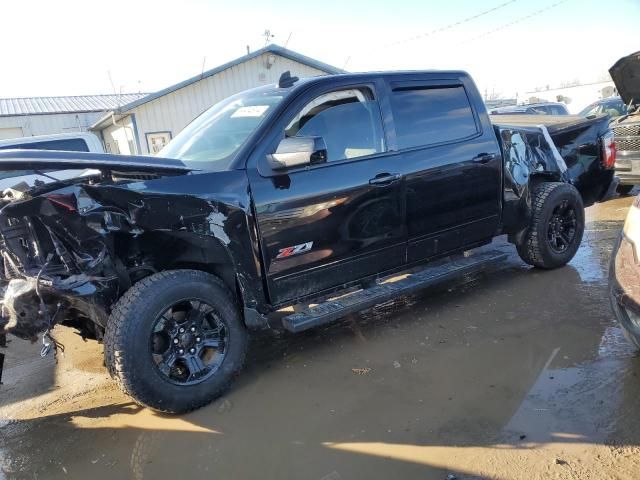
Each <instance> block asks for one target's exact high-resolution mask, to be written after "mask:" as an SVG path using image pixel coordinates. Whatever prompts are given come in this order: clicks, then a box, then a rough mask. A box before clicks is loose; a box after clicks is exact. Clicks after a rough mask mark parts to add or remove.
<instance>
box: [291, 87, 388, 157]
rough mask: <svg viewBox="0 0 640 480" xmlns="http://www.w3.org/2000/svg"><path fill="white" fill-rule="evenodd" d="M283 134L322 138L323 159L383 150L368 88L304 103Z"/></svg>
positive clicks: (343, 91)
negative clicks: (325, 152) (323, 147)
mask: <svg viewBox="0 0 640 480" xmlns="http://www.w3.org/2000/svg"><path fill="white" fill-rule="evenodd" d="M285 135H286V136H287V137H322V138H323V139H324V142H325V144H326V146H327V161H328V162H335V161H337V160H344V159H350V158H357V157H362V156H366V155H373V154H375V153H380V152H383V151H384V135H383V133H382V123H381V120H380V110H379V108H378V103H377V102H376V101H375V100H374V99H373V94H372V92H371V91H370V90H369V89H366V88H359V89H349V90H338V91H335V92H331V93H326V94H324V95H320V96H319V97H316V98H315V99H314V100H312V101H311V102H309V103H308V104H307V105H305V106H304V107H303V108H302V110H301V111H300V112H299V113H298V114H297V115H296V116H295V118H294V119H293V120H292V121H291V123H289V125H288V126H287V128H286V130H285Z"/></svg>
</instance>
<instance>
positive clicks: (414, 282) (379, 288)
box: [282, 251, 508, 333]
mask: <svg viewBox="0 0 640 480" xmlns="http://www.w3.org/2000/svg"><path fill="white" fill-rule="evenodd" d="M507 256H508V255H507V254H506V253H503V252H498V251H489V252H483V253H478V254H474V255H470V256H468V257H456V258H455V259H453V260H449V261H440V262H437V263H436V264H431V265H428V266H427V267H425V268H424V269H423V270H420V271H418V272H415V273H410V274H408V275H407V276H406V277H405V278H403V279H401V280H398V281H395V282H387V283H377V284H375V285H374V286H372V287H369V288H366V289H363V290H358V291H356V292H353V293H351V294H346V295H344V296H343V297H340V298H337V299H333V300H327V301H326V302H323V303H320V304H317V305H314V306H312V307H309V308H306V309H305V310H303V311H301V312H297V313H292V314H291V315H287V316H286V317H284V318H283V319H282V325H283V327H284V328H285V329H286V330H289V331H290V332H294V333H297V332H302V331H304V330H308V329H309V328H313V327H317V326H320V325H325V324H327V323H331V322H333V321H335V320H338V319H339V318H342V317H344V316H346V315H348V314H350V313H354V312H359V311H361V310H365V309H367V308H369V307H372V306H374V305H377V304H379V303H384V302H386V301H388V300H391V299H393V298H396V297H398V296H400V295H407V294H410V293H413V292H416V291H418V290H421V289H423V288H426V287H430V286H432V285H436V284H438V283H442V282H445V281H448V280H452V279H455V278H457V277H460V276H462V275H465V274H469V273H474V272H477V271H479V270H482V269H484V268H486V267H488V266H489V265H490V264H493V263H496V262H499V261H501V260H504V259H505V258H506V257H507Z"/></svg>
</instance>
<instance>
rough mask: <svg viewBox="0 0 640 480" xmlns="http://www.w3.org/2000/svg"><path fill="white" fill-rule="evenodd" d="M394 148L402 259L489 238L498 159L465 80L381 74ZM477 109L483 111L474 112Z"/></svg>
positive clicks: (497, 199)
mask: <svg viewBox="0 0 640 480" xmlns="http://www.w3.org/2000/svg"><path fill="white" fill-rule="evenodd" d="M387 91H388V96H389V103H390V107H391V112H392V116H393V125H394V129H393V132H394V135H393V142H394V147H395V148H396V149H397V150H398V152H399V153H400V158H399V162H400V163H401V164H402V166H403V171H402V173H403V175H404V176H405V183H406V197H405V202H406V219H407V235H408V252H407V255H408V262H409V263H413V262H417V261H420V260H424V259H427V258H429V257H432V256H436V255H441V254H443V253H446V252H448V251H451V250H456V249H459V248H461V247H465V246H473V245H475V244H479V243H481V242H483V241H486V240H488V239H490V238H491V237H492V236H493V235H494V234H495V232H496V231H497V229H498V225H499V222H500V212H501V198H502V195H501V192H502V157H501V154H500V147H499V145H498V142H497V139H496V136H495V134H494V132H493V128H492V127H491V124H490V122H489V117H488V115H486V114H485V113H484V112H485V110H484V106H483V105H476V104H475V103H476V102H473V101H472V99H477V103H480V95H479V93H478V92H477V89H476V88H475V85H474V84H473V82H471V81H470V79H469V78H468V77H464V76H462V77H456V78H442V79H425V80H420V79H416V80H410V81H402V82H398V81H394V79H393V77H389V78H388V90H387ZM479 112H482V113H483V115H479Z"/></svg>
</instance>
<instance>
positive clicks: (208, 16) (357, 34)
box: [0, 0, 640, 98]
mask: <svg viewBox="0 0 640 480" xmlns="http://www.w3.org/2000/svg"><path fill="white" fill-rule="evenodd" d="M0 2H1V5H0V12H1V15H2V18H3V22H2V28H1V29H0V45H2V46H3V47H2V48H1V49H0V65H1V67H0V97H2V98H6V97H28V96H47V95H85V94H99V93H113V92H114V91H115V92H139V91H142V92H153V91H156V90H159V89H161V88H164V87H166V86H169V85H172V84H174V83H177V82H180V81H182V80H184V79H186V78H188V77H191V76H193V75H197V74H198V73H200V72H201V71H202V70H203V65H204V69H205V70H206V69H210V68H213V67H215V66H217V65H220V64H222V63H225V62H227V61H230V60H233V59H235V58H237V57H240V56H242V55H244V54H245V53H246V48H247V46H249V48H250V49H251V50H252V51H253V50H256V49H258V48H261V47H263V46H264V45H265V38H264V36H263V35H262V34H263V32H264V31H265V29H269V30H270V31H271V32H272V34H273V35H274V36H273V37H272V38H271V39H270V42H273V43H276V44H279V45H282V46H284V45H285V44H286V46H287V47H288V48H290V49H292V50H295V51H297V52H300V53H303V54H305V55H307V56H310V57H313V58H316V59H318V60H321V61H323V62H326V63H329V64H331V65H334V66H337V67H340V68H343V67H344V68H346V69H347V70H349V71H368V70H398V69H433V68H435V69H461V70H466V71H468V72H469V73H471V74H472V75H473V77H474V78H475V80H476V83H477V84H478V86H479V88H480V90H481V91H482V92H485V91H487V92H489V93H491V92H495V93H496V94H499V95H501V96H503V97H512V96H513V95H515V92H518V91H526V90H529V91H530V90H533V89H534V88H536V87H542V86H546V85H550V86H551V87H553V86H558V85H559V84H561V83H563V82H570V81H574V80H579V81H581V82H583V83H587V82H594V81H598V80H602V79H603V78H606V76H607V70H608V68H609V67H610V66H611V65H612V64H613V63H614V62H615V61H616V60H617V59H618V58H620V57H622V56H624V55H627V54H629V53H632V52H635V51H638V50H640V34H638V25H639V24H640V0H607V1H606V2H605V1H602V0H476V1H473V0H446V1H442V0H438V1H436V0H410V1H405V0H394V1H388V0H387V1H384V2H379V1H376V0H350V1H348V2H347V1H344V0H323V1H322V2H307V1H300V0H298V1H280V2H275V1H265V0H251V1H243V0H236V1H234V2H219V1H212V0H181V1H177V0H173V1H168V0H105V1H101V2H97V1H95V0H54V1H52V0H0ZM488 10H491V11H489V12H488V13H485V12H487V11H488ZM472 17H476V18H472ZM458 22H460V23H458Z"/></svg>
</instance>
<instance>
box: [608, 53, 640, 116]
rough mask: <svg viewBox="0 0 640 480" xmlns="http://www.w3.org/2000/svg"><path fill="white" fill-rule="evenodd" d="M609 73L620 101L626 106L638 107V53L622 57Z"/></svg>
mask: <svg viewBox="0 0 640 480" xmlns="http://www.w3.org/2000/svg"><path fill="white" fill-rule="evenodd" d="M609 73H610V74H611V78H612V79H613V83H615V85H616V88H617V89H618V93H619V94H620V97H622V101H623V102H624V103H626V104H627V105H628V104H630V103H631V104H634V105H640V52H635V53H632V54H631V55H627V56H626V57H622V58H621V59H620V60H618V61H617V62H616V63H615V64H614V65H613V66H612V67H611V68H610V69H609Z"/></svg>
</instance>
